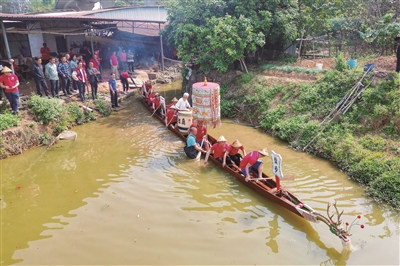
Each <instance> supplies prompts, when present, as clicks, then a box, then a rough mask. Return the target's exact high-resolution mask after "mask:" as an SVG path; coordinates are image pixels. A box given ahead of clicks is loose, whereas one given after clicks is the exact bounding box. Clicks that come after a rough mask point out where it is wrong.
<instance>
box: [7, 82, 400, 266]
mask: <svg viewBox="0 0 400 266" xmlns="http://www.w3.org/2000/svg"><path fill="white" fill-rule="evenodd" d="M177 87H178V84H172V86H170V87H168V86H165V87H164V89H165V90H169V92H168V95H175V93H176V95H177V96H179V95H178V94H179V90H175V89H176V88H177ZM171 88H172V90H171ZM74 130H75V131H77V132H78V139H77V141H76V142H69V141H67V142H59V143H58V144H56V145H55V146H54V147H52V148H51V149H48V150H46V148H43V147H39V148H35V149H32V150H30V151H27V152H25V153H24V154H22V155H18V156H14V157H11V158H9V159H6V160H2V161H1V162H0V164H1V190H2V195H3V196H2V200H1V203H2V205H1V206H2V209H1V262H2V264H3V265H9V264H21V265H136V264H141V265H143V264H174V265H184V264H185V265H188V264H193V265H194V264H204V265H209V264H214V265H228V264H231V265H235V264H246V265H250V264H251V265H255V264H257V265H263V264H267V265H346V264H347V265H399V242H400V241H399V231H400V227H399V217H400V215H399V213H398V212H397V211H393V210H391V209H390V208H388V207H386V206H385V205H381V204H376V203H374V202H372V201H371V200H370V199H368V198H367V197H365V196H364V194H363V193H364V190H363V188H362V187H360V186H359V185H358V184H356V183H354V182H352V181H350V180H348V178H347V176H346V175H344V174H343V173H342V172H340V171H339V170H338V169H337V168H335V167H334V166H333V165H331V164H330V163H329V162H326V161H324V160H321V159H318V158H315V157H313V156H309V155H307V154H303V153H297V152H294V151H292V150H290V149H289V148H287V145H286V144H285V143H282V142H280V141H278V140H276V139H273V138H271V137H269V136H267V135H265V134H262V133H261V132H260V131H258V130H256V129H253V128H250V127H244V126H241V125H237V124H233V123H232V122H231V121H228V120H226V121H224V123H223V126H222V127H220V128H217V129H214V130H210V133H211V135H213V136H214V137H218V136H219V135H224V136H225V137H226V138H227V139H228V140H229V141H233V140H234V139H236V138H239V139H240V141H241V142H242V143H244V145H245V148H246V150H247V151H251V150H254V149H258V148H260V147H268V148H269V149H272V150H274V151H275V152H277V153H280V154H281V155H282V157H283V170H284V173H287V174H296V178H295V180H288V181H283V182H282V183H283V185H284V186H285V187H286V188H288V189H289V190H290V191H291V192H292V193H294V194H295V195H297V196H298V197H299V198H301V199H303V200H304V201H305V202H306V203H308V204H309V205H310V206H312V207H313V208H314V209H316V210H318V211H320V212H324V210H325V209H326V204H327V203H328V202H334V201H335V200H337V202H338V207H339V209H343V210H344V213H345V214H344V215H343V217H342V219H343V221H344V222H345V221H349V222H351V221H352V220H353V219H354V218H355V217H356V215H359V214H360V215H362V219H361V220H360V222H362V223H363V224H365V228H364V229H363V230H362V229H360V228H359V227H357V228H354V229H353V230H352V232H353V237H352V248H353V250H352V251H346V250H344V249H343V247H342V244H341V242H340V241H339V239H338V238H336V237H335V236H333V235H332V234H331V233H330V232H329V230H328V228H327V227H326V226H325V225H324V224H322V223H319V224H310V223H308V222H306V221H304V220H302V219H301V218H299V217H297V216H295V215H293V214H292V213H290V212H288V211H287V210H285V209H282V208H280V207H279V206H277V205H276V204H274V203H271V202H268V201H267V200H266V199H264V198H263V197H261V196H259V195H257V194H256V193H255V192H254V191H252V190H250V189H248V188H247V187H245V186H244V185H242V184H241V183H239V182H237V181H236V180H234V179H233V178H232V177H230V176H229V175H227V174H225V173H224V172H222V171H221V170H219V169H217V168H216V167H214V166H213V164H212V163H211V164H209V165H208V166H207V167H203V165H202V164H201V163H196V162H194V161H189V160H188V159H186V157H185V154H184V152H183V149H182V148H183V146H184V145H183V143H182V142H181V141H180V140H179V139H178V138H177V137H176V136H175V135H173V134H172V133H171V132H169V131H168V130H166V129H165V127H163V126H162V124H161V123H159V122H158V120H156V119H154V118H151V117H150V116H149V113H148V111H147V110H146V109H144V108H143V106H141V104H140V103H139V102H138V101H136V100H133V101H132V102H131V103H130V105H129V107H128V108H127V109H126V110H123V111H121V112H119V113H117V114H113V115H112V116H111V117H109V118H105V119H100V120H98V121H96V122H92V123H90V124H87V125H83V126H79V127H76V128H75V129H74ZM265 165H266V167H265V168H264V169H265V172H266V173H268V174H270V173H271V171H270V167H269V165H270V161H269V160H268V159H266V160H265Z"/></svg>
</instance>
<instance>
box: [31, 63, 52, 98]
mask: <svg viewBox="0 0 400 266" xmlns="http://www.w3.org/2000/svg"><path fill="white" fill-rule="evenodd" d="M31 74H32V77H33V80H34V81H35V84H36V89H37V93H38V95H39V96H40V97H42V96H43V94H42V88H43V91H44V93H45V94H46V96H47V97H50V93H49V87H48V86H47V83H46V80H45V77H44V72H43V67H42V58H40V57H35V63H34V64H33V66H32V70H31Z"/></svg>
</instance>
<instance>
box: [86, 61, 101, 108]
mask: <svg viewBox="0 0 400 266" xmlns="http://www.w3.org/2000/svg"><path fill="white" fill-rule="evenodd" d="M86 73H87V77H88V80H89V83H90V87H91V88H92V99H93V100H95V99H97V87H98V83H99V78H98V75H100V71H99V70H98V69H97V68H95V67H94V66H93V62H89V67H88V68H87V69H86Z"/></svg>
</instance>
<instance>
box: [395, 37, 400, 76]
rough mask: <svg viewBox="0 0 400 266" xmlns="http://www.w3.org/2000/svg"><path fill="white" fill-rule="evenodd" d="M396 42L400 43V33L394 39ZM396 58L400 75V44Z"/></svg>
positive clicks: (397, 70)
mask: <svg viewBox="0 0 400 266" xmlns="http://www.w3.org/2000/svg"><path fill="white" fill-rule="evenodd" d="M394 40H395V41H398V42H399V41H400V33H399V34H398V35H397V36H396V38H394ZM396 58H397V64H396V72H397V73H400V43H399V44H398V46H397V52H396Z"/></svg>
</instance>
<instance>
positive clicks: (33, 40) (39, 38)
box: [28, 34, 44, 57]
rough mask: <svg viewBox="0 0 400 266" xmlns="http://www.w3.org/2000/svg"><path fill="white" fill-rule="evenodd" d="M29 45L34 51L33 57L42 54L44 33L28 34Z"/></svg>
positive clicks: (32, 51)
mask: <svg viewBox="0 0 400 266" xmlns="http://www.w3.org/2000/svg"><path fill="white" fill-rule="evenodd" d="M28 39H29V45H30V47H29V48H30V49H31V53H32V57H35V56H41V54H40V48H41V47H42V45H43V42H44V41H43V35H42V34H28Z"/></svg>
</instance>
